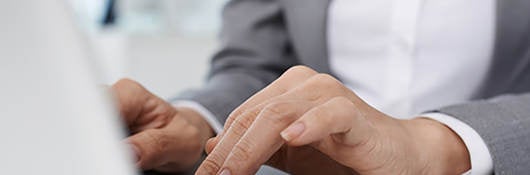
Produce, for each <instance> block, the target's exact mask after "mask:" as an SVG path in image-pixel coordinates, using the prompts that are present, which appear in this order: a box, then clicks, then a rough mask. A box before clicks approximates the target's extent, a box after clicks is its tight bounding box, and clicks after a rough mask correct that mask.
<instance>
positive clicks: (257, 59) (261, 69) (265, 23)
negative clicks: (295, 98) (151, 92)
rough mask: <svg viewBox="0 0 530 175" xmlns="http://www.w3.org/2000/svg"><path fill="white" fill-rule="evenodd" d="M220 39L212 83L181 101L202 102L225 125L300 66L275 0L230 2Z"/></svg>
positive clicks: (186, 95)
mask: <svg viewBox="0 0 530 175" xmlns="http://www.w3.org/2000/svg"><path fill="white" fill-rule="evenodd" d="M220 41H221V48H220V50H219V51H218V52H217V53H216V54H215V55H214V57H213V59H212V62H211V71H210V75H209V77H208V81H207V83H206V85H205V86H204V87H202V88H200V89H196V90H192V91H188V92H184V93H183V94H182V95H181V96H180V97H178V98H177V100H191V101H195V102H198V103H199V104H201V105H203V106H204V107H205V108H206V109H208V110H209V111H211V112H212V113H213V114H214V115H215V116H216V117H217V118H218V120H219V121H220V122H224V121H225V120H226V118H227V117H228V114H229V113H230V112H231V111H232V110H234V109H235V108H236V107H237V106H239V105H240V104H241V103H243V101H244V100H246V99H247V98H248V97H250V96H251V95H252V94H254V93H256V92H257V91H258V90H260V89H263V88H264V87H265V86H266V85H267V84H269V83H270V82H272V81H273V80H275V79H276V78H277V77H278V76H279V75H280V74H281V73H283V72H284V71H285V70H287V69H288V68H289V67H291V66H293V65H295V64H298V63H297V60H296V58H295V56H294V54H293V53H292V51H291V48H290V43H289V40H288V36H287V32H286V28H285V25H284V20H283V16H282V11H281V8H280V5H279V3H278V2H277V1H275V0H261V1H258V0H232V1H230V2H229V3H228V4H227V6H226V7H225V9H224V13H223V29H222V32H221V38H220Z"/></svg>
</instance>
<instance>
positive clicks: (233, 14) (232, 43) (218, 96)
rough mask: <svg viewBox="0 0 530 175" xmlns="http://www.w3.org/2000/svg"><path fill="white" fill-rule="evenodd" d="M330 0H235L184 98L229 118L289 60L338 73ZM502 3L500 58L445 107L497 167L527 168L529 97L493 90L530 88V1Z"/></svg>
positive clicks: (500, 170)
mask: <svg viewBox="0 0 530 175" xmlns="http://www.w3.org/2000/svg"><path fill="white" fill-rule="evenodd" d="M329 2H330V0H232V1H230V2H229V3H228V5H227V6H226V8H225V10H224V13H223V30H222V32H221V36H220V41H221V48H220V50H219V51H218V52H217V53H216V54H215V55H214V57H213V59H212V63H211V64H212V68H211V72H210V76H209V78H208V81H207V84H206V86H204V87H203V88H201V89H197V90H194V91H191V92H185V93H183V95H182V96H179V97H178V99H188V100H194V101H197V102H199V103H200V104H202V105H204V106H205V107H206V108H207V109H209V110H210V111H212V112H213V114H215V115H216V116H217V117H218V119H219V120H220V121H222V122H224V121H225V120H226V118H227V116H228V114H229V113H230V111H232V110H233V109H234V108H236V107H237V106H238V105H240V104H241V103H242V102H243V101H244V100H245V99H247V98H248V97H250V96H251V95H252V94H254V93H256V92H257V91H258V90H260V89H262V88H264V87H265V86H266V85H267V84H269V83H270V82H272V81H273V80H274V79H276V78H277V77H278V76H280V75H281V73H282V72H284V71H285V70H287V69H288V68H289V67H291V66H294V65H298V64H303V65H307V66H309V67H312V68H314V69H316V70H317V71H319V72H323V73H330V74H332V72H330V68H329V65H328V58H327V57H328V54H327V38H326V26H327V25H326V24H327V9H328V5H329ZM497 2H498V11H497V13H498V15H497V35H496V43H495V53H494V60H493V64H492V66H491V67H490V71H489V74H488V76H487V79H486V80H484V83H483V85H482V88H481V89H480V91H478V92H477V93H476V94H475V96H474V100H477V102H470V103H469V104H462V105H455V106H451V107H447V108H443V109H440V110H439V111H440V112H442V113H447V114H450V115H452V116H455V117H456V118H458V119H460V120H462V121H464V122H466V123H467V124H469V125H470V126H472V127H473V128H474V129H476V130H477V132H478V133H479V134H480V135H481V136H482V137H483V138H484V140H485V142H486V143H487V145H488V147H489V149H490V151H491V154H492V155H493V161H494V171H495V173H496V174H525V173H527V172H530V159H529V158H528V157H530V150H529V145H530V139H529V138H530V133H529V130H530V129H529V128H530V122H529V120H530V98H529V97H528V96H524V95H513V96H508V97H499V98H494V97H496V96H501V95H509V94H523V93H528V92H530V43H529V42H530V38H529V37H530V36H529V35H528V34H529V32H530V1H528V0H498V1H497ZM490 98H494V99H492V100H489V101H485V99H490ZM525 165H526V166H525Z"/></svg>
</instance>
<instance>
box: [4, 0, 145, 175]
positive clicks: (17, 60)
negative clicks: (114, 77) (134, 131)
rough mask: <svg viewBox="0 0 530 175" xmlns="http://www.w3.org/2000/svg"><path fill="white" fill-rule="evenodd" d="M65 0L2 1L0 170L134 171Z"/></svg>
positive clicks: (113, 174)
mask: <svg viewBox="0 0 530 175" xmlns="http://www.w3.org/2000/svg"><path fill="white" fill-rule="evenodd" d="M86 46H87V43H86V42H85V41H84V39H83V37H82V36H81V35H80V33H79V32H78V31H77V28H76V27H75V25H74V24H73V22H72V13H70V9H69V6H68V5H67V2H66V1H63V0H46V1H41V0H11V1H10V0H4V1H0V173H1V174H14V175H17V174H28V175H33V174H44V175H47V174H50V175H52V174H53V175H131V174H136V171H135V170H134V166H133V164H132V161H131V160H130V159H129V157H130V156H129V154H128V148H127V147H126V146H125V145H124V144H123V143H122V142H121V140H122V139H123V136H124V132H123V128H122V127H121V126H120V124H119V118H118V116H117V113H116V111H115V110H114V109H113V108H112V106H113V105H112V104H111V102H110V101H109V99H110V98H109V97H108V96H107V95H105V94H104V92H103V91H104V88H101V87H98V85H97V83H96V82H97V81H96V77H97V76H96V74H95V71H94V70H93V69H92V68H93V65H94V64H93V61H92V59H91V58H92V56H93V55H90V54H89V53H90V51H89V48H88V47H86Z"/></svg>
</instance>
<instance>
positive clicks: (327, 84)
mask: <svg viewBox="0 0 530 175" xmlns="http://www.w3.org/2000/svg"><path fill="white" fill-rule="evenodd" d="M311 82H312V83H316V84H318V85H320V86H322V87H323V88H334V87H340V85H341V84H342V83H340V82H339V81H338V80H337V79H335V77H333V76H331V75H329V74H322V73H321V74H317V75H315V76H314V77H313V78H312V79H311Z"/></svg>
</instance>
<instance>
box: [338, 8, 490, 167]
mask: <svg viewBox="0 0 530 175" xmlns="http://www.w3.org/2000/svg"><path fill="white" fill-rule="evenodd" d="M495 15H496V14H495V0H468V1H461V0H443V1H428V0H357V1H352V0H334V1H332V4H331V6H330V10H329V19H328V45H329V53H330V65H331V69H332V71H333V72H334V73H335V74H336V75H337V76H338V77H339V78H340V79H341V80H342V81H343V82H344V83H345V84H346V86H348V87H349V88H351V89H352V90H353V91H354V92H355V93H357V95H359V96H360V97H361V98H362V99H364V100H365V101H366V102H367V103H369V104H370V105H372V106H374V107H375V108H377V109H379V110H381V111H383V112H385V113H387V114H389V115H391V116H394V117H397V118H402V119H404V118H411V117H413V116H417V115H416V114H418V113H420V112H422V111H425V110H429V109H436V108H439V107H443V106H446V105H450V104H455V103H462V102H465V101H468V100H469V99H470V98H471V97H472V95H473V94H474V93H475V92H476V91H477V90H478V88H479V86H480V85H481V83H482V81H483V80H484V78H485V77H486V74H487V71H488V67H489V65H490V63H491V59H492V51H493V42H494V41H493V40H494V34H495V32H494V29H495ZM437 116H438V117H436V118H433V119H436V120H438V121H440V122H442V123H444V124H446V125H448V126H449V127H450V128H452V129H453V128H457V129H458V128H462V127H456V126H462V125H459V124H455V123H459V122H460V121H458V120H457V119H454V118H452V117H450V116H443V115H441V114H439V115H437ZM455 121H458V122H455ZM447 122H449V123H447ZM461 123H462V122H460V124H461ZM465 126H467V125H465ZM464 128H466V127H464ZM455 132H456V131H455ZM456 133H457V134H459V136H460V137H461V138H462V139H463V140H464V142H465V143H477V144H481V145H485V144H484V141H483V140H482V138H480V136H479V135H478V134H472V133H476V132H475V131H474V130H473V129H471V128H470V127H469V126H467V129H462V130H459V131H458V132H456ZM466 146H467V147H468V149H469V152H470V156H471V161H472V172H473V174H482V173H483V172H492V168H493V167H492V165H491V164H487V162H488V161H490V162H491V155H490V153H489V151H487V149H486V150H484V149H480V147H478V146H473V145H472V144H466ZM480 159H486V161H484V162H481V161H479V160H480ZM475 172H476V173H475Z"/></svg>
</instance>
